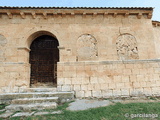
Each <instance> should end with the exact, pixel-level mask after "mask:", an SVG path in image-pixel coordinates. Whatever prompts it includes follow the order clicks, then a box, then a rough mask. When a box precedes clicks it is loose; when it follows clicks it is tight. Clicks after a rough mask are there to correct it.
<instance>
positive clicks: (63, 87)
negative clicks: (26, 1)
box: [0, 7, 160, 97]
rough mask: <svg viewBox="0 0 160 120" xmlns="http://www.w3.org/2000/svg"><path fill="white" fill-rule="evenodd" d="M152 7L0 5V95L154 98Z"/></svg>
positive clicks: (159, 35) (157, 71)
mask: <svg viewBox="0 0 160 120" xmlns="http://www.w3.org/2000/svg"><path fill="white" fill-rule="evenodd" d="M152 12H153V8H63V7H62V8H61V7H56V8H55V7H48V8H46V7H44V8H40V7H0V21H1V22H0V82H1V83H0V93H9V92H23V90H24V89H26V88H44V87H45V88H50V87H56V88H57V91H75V96H76V97H120V96H126V97H129V96H143V95H145V96H159V95H160V59H159V58H160V50H159V49H160V22H158V21H152V20H151V18H152Z"/></svg>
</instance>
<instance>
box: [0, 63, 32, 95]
mask: <svg viewBox="0 0 160 120" xmlns="http://www.w3.org/2000/svg"><path fill="white" fill-rule="evenodd" d="M29 76H30V65H29V64H24V63H16V62H15V63H14V62H5V63H0V80H1V82H0V93H8V92H21V90H22V89H24V88H29V85H30V81H28V80H29Z"/></svg>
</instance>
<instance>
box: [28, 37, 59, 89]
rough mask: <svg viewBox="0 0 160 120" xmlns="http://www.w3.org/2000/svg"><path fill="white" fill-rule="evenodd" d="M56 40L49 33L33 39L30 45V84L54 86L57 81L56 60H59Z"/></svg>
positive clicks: (34, 85)
mask: <svg viewBox="0 0 160 120" xmlns="http://www.w3.org/2000/svg"><path fill="white" fill-rule="evenodd" d="M58 46H59V43H58V40H57V39H56V38H55V37H53V36H50V35H42V36H39V37H37V38H35V39H34V41H33V42H32V43H31V45H30V49H31V51H30V58H29V59H30V60H29V62H30V64H31V74H30V86H31V87H54V86H56V83H57V62H58V61H59V49H58Z"/></svg>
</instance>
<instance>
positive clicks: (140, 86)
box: [58, 59, 160, 98]
mask: <svg viewBox="0 0 160 120" xmlns="http://www.w3.org/2000/svg"><path fill="white" fill-rule="evenodd" d="M58 90H59V91H72V90H73V91H75V93H76V97H105V98H108V97H129V96H159V95H160V60H159V59H157V60H128V61H101V62H64V63H63V62H61V63H59V64H58Z"/></svg>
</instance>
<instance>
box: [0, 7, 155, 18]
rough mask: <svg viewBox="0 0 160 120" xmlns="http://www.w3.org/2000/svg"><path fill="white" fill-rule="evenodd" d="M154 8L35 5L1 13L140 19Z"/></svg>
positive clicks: (1, 8)
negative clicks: (42, 6) (131, 17)
mask: <svg viewBox="0 0 160 120" xmlns="http://www.w3.org/2000/svg"><path fill="white" fill-rule="evenodd" d="M152 12H153V8H54V9H53V8H46V7H44V8H35V7H33V8H32V7H22V8H21V7H20V8H18V7H9V8H8V7H0V15H7V16H8V18H9V19H13V15H20V16H21V18H22V19H25V18H26V16H27V15H32V18H33V19H35V18H36V17H37V15H42V16H43V18H44V19H47V18H48V16H49V15H52V16H53V17H56V16H62V18H63V17H65V16H66V15H70V16H71V17H73V16H75V15H82V16H83V17H86V16H87V15H92V16H93V17H96V16H98V15H103V16H104V17H108V15H112V16H113V17H117V15H122V16H124V17H128V16H131V15H136V16H137V18H138V19H141V18H142V16H147V18H148V19H151V18H152Z"/></svg>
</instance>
